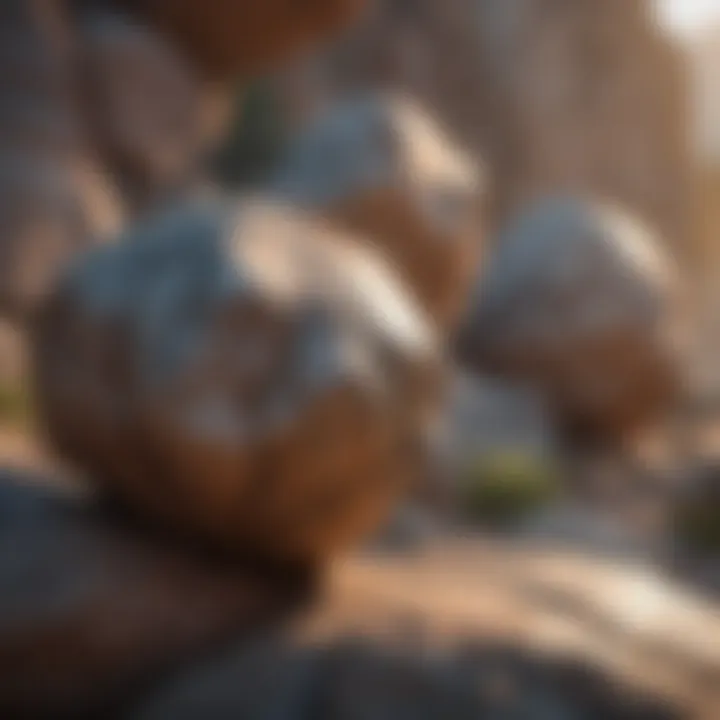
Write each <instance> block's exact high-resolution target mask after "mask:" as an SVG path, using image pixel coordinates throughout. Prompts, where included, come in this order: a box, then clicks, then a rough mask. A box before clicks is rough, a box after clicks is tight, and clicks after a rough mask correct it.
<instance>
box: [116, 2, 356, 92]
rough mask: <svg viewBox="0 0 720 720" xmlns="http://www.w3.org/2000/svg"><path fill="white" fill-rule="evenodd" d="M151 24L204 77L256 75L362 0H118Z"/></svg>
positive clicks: (349, 14)
mask: <svg viewBox="0 0 720 720" xmlns="http://www.w3.org/2000/svg"><path fill="white" fill-rule="evenodd" d="M116 4H117V5H119V6H120V7H121V8H123V9H127V10H128V11H129V12H130V13H131V14H134V15H135V16H136V17H138V18H140V19H143V20H145V21H147V22H149V23H150V25H151V26H152V27H154V28H155V29H156V30H158V31H160V32H161V33H162V34H163V35H167V37H169V38H171V39H172V41H173V42H175V43H176V44H177V46H178V47H179V48H180V49H181V50H182V51H183V52H184V53H185V54H186V55H187V56H188V58H189V59H190V60H191V61H192V62H193V63H195V64H196V65H197V66H198V68H199V69H200V70H201V71H202V72H203V74H204V75H205V76H206V77H212V78H230V77H233V76H241V77H242V78H243V79H247V78H248V77H252V76H253V75H256V74H259V73H261V72H263V71H264V70H267V69H268V68H269V67H272V66H273V65H275V66H277V65H278V64H280V63H282V62H283V61H285V60H288V59H289V58H291V57H292V56H293V55H296V54H299V53H300V52H301V51H303V50H306V49H308V48H310V47H312V45H313V44H314V43H316V42H319V41H320V40H321V39H323V38H324V37H326V36H329V35H331V34H332V33H333V32H336V31H338V30H339V29H340V28H342V27H343V26H344V25H345V24H346V23H348V22H350V21H351V20H352V19H353V18H354V17H355V16H356V15H357V13H358V12H359V11H360V10H361V9H362V7H363V6H364V5H365V3H364V1H363V0H315V1H314V2H312V3H311V4H308V3H303V4H298V3H297V2H295V0H270V1H268V0H263V2H258V1H257V0H238V1H236V2H227V1H226V0H212V1H211V2H205V3H203V4H202V5H198V3H197V2H196V1H195V0H117V3H116Z"/></svg>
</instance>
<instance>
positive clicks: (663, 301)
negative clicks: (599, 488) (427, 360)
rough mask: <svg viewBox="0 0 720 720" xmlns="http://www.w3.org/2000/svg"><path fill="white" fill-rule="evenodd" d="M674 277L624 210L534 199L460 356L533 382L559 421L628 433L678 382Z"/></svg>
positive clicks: (481, 297)
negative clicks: (674, 322) (674, 323)
mask: <svg viewBox="0 0 720 720" xmlns="http://www.w3.org/2000/svg"><path fill="white" fill-rule="evenodd" d="M675 281H676V278H675V274H674V266H673V265H672V263H671V262H670V261H669V260H668V259H667V258H666V257H665V255H664V254H663V253H662V251H661V248H660V247H659V246H658V244H657V242H656V241H655V239H654V238H653V236H652V234H651V233H650V231H649V230H647V229H645V228H644V227H643V226H642V225H641V224H640V223H639V222H636V221H635V220H634V219H632V218H631V217H630V216H628V215H627V214H625V213H624V212H622V211H621V210H619V209H617V208H614V207H610V206H605V205H602V204H600V203H598V202H594V201H590V200H584V199H581V198H572V197H557V198H549V199H545V200H543V201H539V202H538V203H536V204H534V205H532V206H531V207H530V208H528V209H527V211H526V212H524V213H522V214H521V215H520V216H519V217H518V218H517V219H516V220H515V221H514V222H512V223H510V224H509V226H508V227H507V228H506V229H505V231H504V232H503V233H502V234H501V236H500V238H499V239H498V244H497V250H496V252H495V254H494V256H493V257H492V258H491V259H490V261H489V264H488V266H487V268H486V270H485V272H484V275H483V276H482V277H481V278H480V280H479V282H478V285H477V288H476V295H475V297H474V299H473V302H472V307H471V309H470V310H469V312H468V313H467V316H466V318H465V320H464V322H463V327H462V330H461V332H460V334H459V341H458V347H459V352H460V355H461V356H462V358H463V361H464V362H465V363H467V364H468V366H469V367H472V368H473V369H475V370H476V371H478V372H488V373H490V374H496V375H499V376H504V377H506V378H514V379H516V380H518V381H521V382H523V383H526V384H528V385H529V386H530V387H534V388H535V390H537V391H538V392H540V393H541V394H542V395H543V396H544V397H545V398H546V400H547V401H548V402H549V404H550V407H551V408H552V409H553V411H554V412H555V413H556V415H557V416H558V418H559V419H560V421H561V423H562V424H563V425H565V427H566V428H567V427H574V428H576V429H578V430H582V431H583V432H585V431H586V430H587V431H588V432H591V433H600V434H606V433H609V434H611V435H613V436H616V435H617V434H624V433H626V432H633V431H634V430H636V429H638V428H639V427H641V426H642V425H643V424H644V423H646V422H648V421H650V420H655V419H658V418H659V417H660V416H661V413H662V412H664V411H665V410H667V409H668V407H669V405H670V404H671V402H672V401H673V400H674V399H675V396H676V393H677V390H678V387H679V370H678V364H677V362H676V361H677V358H676V357H675V351H676V350H677V345H676V343H675V340H676V339H677V337H676V336H674V334H673V333H674V331H675V330H676V328H675V327H674V326H673V321H674V320H675V319H676V309H677V308H676V306H675V304H674V303H675V301H676V300H677V296H676V293H675V290H676V282H675Z"/></svg>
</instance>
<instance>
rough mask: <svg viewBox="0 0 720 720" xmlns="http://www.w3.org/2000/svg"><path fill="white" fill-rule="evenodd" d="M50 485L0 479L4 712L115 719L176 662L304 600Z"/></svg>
mask: <svg viewBox="0 0 720 720" xmlns="http://www.w3.org/2000/svg"><path fill="white" fill-rule="evenodd" d="M49 477H52V475H51V476H49ZM45 483H46V479H45V478H44V477H43V478H41V479H35V478H31V477H29V476H28V475H27V474H26V473H9V472H7V471H3V472H2V474H1V477H0V714H2V716H3V717H7V718H11V717H12V718H35V719H36V720H37V719H39V718H48V719H50V718H52V719H53V720H57V719H58V718H80V717H109V716H110V713H117V712H119V711H120V709H121V708H122V707H123V703H128V702H130V701H131V700H132V698H133V697H134V694H135V693H140V694H141V693H142V691H143V690H144V689H145V687H146V685H147V684H152V682H153V681H154V680H157V679H158V678H159V677H163V673H166V672H167V671H168V670H169V669H172V668H176V667H178V666H182V663H183V662H186V661H187V660H188V659H193V660H195V659H197V657H198V656H199V655H200V656H202V654H203V653H204V652H206V651H207V650H208V649H212V648H214V647H215V646H216V645H217V644H222V643H223V642H224V641H225V640H226V638H227V637H228V636H229V635H231V634H232V633H242V632H247V630H248V629H254V628H255V626H256V625H257V624H258V623H260V622H263V621H265V620H268V619H270V618H271V617H274V618H275V619H276V620H277V619H279V618H280V617H281V614H282V612H283V611H284V610H288V611H289V610H290V609H291V607H292V606H293V604H294V603H295V602H298V601H299V600H300V594H299V591H300V587H299V586H298V588H297V591H298V595H297V597H295V596H294V595H293V592H294V591H293V588H292V582H289V583H288V584H287V585H286V584H284V583H283V584H281V583H280V582H278V581H277V579H270V578H269V577H263V576H262V575H260V574H259V573H258V572H256V571H253V570H250V571H245V570H241V569H239V568H238V566H235V567H228V566H227V565H223V564H222V563H220V562H218V561H217V560H213V559H212V558H207V557H204V556H201V555H196V554H193V553H189V552H188V553H185V552H184V551H183V550H179V549H172V548H168V547H166V546H165V545H164V544H163V539H162V537H153V536H149V535H145V534H143V533H141V532H138V531H137V529H136V528H134V527H131V526H129V525H127V524H126V523H125V522H123V521H120V519H119V518H117V517H113V516H112V515H109V514H108V513H107V512H106V510H104V509H102V508H100V507H98V506H97V505H96V504H95V503H94V502H93V501H92V500H91V499H90V498H89V497H87V496H84V495H82V494H79V493H76V492H68V491H60V490H59V489H58V488H57V487H55V488H53V487H51V486H50V485H46V484H45ZM113 716H114V715H113Z"/></svg>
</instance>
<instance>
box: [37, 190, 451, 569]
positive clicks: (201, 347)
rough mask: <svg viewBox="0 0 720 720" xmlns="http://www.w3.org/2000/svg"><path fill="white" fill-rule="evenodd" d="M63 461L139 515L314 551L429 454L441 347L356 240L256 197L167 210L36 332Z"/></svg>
mask: <svg viewBox="0 0 720 720" xmlns="http://www.w3.org/2000/svg"><path fill="white" fill-rule="evenodd" d="M34 358H35V365H36V377H37V384H38V393H37V395H38V401H39V406H40V416H41V417H42V418H44V421H45V425H46V427H47V430H48V431H49V436H50V438H51V440H52V441H53V442H54V443H55V445H56V446H57V448H58V450H59V451H60V453H61V454H62V455H63V456H65V457H66V458H68V459H70V460H71V461H73V462H74V463H75V464H76V465H77V466H79V467H80V468H82V469H83V470H85V471H86V472H87V473H88V474H89V475H90V476H91V478H92V480H93V481H94V482H95V483H97V484H99V485H101V486H103V487H105V488H107V489H108V490H110V491H111V492H112V493H113V494H115V495H116V496H118V497H119V498H122V499H123V500H124V501H125V502H126V503H127V504H128V505H130V506H132V507H133V508H135V510H136V511H138V512H139V513H140V514H141V515H145V516H146V517H148V518H152V519H153V521H154V522H164V523H166V524H168V525H169V526H173V527H174V528H176V529H178V530H180V531H182V532H184V533H187V534H188V535H193V536H195V537H196V538H197V539H199V540H202V539H205V540H207V541H208V542H210V543H214V544H217V545H218V546H223V547H226V548H229V549H235V550H237V549H247V548H252V549H254V550H256V551H258V552H261V553H266V554H268V555H272V556H280V557H283V558H294V559H302V560H307V559H317V558H319V557H322V556H324V555H326V554H327V553H329V552H332V551H334V550H336V549H338V548H339V547H342V546H343V545H345V544H346V543H348V542H351V541H353V540H355V539H357V538H358V537H359V536H361V535H362V534H364V533H365V532H366V531H368V530H370V529H372V528H373V527H374V526H375V524H376V523H377V522H379V521H380V519H381V518H382V517H383V515H384V513H385V512H386V510H387V509H388V507H389V506H390V505H391V503H392V501H393V500H394V499H395V498H396V497H397V495H398V494H399V493H400V492H401V491H402V490H403V489H404V487H405V486H406V483H407V482H408V480H409V479H411V478H412V476H413V475H414V473H415V469H416V463H418V462H420V461H421V456H422V454H423V449H424V442H423V438H424V434H425V432H426V427H427V425H428V423H429V422H430V421H431V419H432V417H433V414H434V410H433V408H434V405H435V401H436V393H437V390H438V381H439V379H440V377H439V376H440V372H439V370H440V365H439V361H440V359H441V353H440V352H439V350H438V343H437V342H436V338H435V336H434V334H433V332H432V331H431V329H430V327H429V324H428V323H427V322H426V320H425V319H424V316H423V315H422V313H420V311H419V310H417V309H416V307H415V305H414V304H413V302H412V301H411V299H410V297H409V295H407V294H406V293H405V291H404V288H403V286H402V284H401V283H400V282H399V281H397V280H396V278H395V276H394V274H393V273H392V272H391V271H390V270H389V269H388V268H387V267H386V266H385V264H384V263H383V262H382V260H381V259H380V258H379V257H377V256H375V255H374V254H373V253H372V251H370V250H369V249H367V248H366V247H364V243H362V242H360V241H357V240H355V239H353V238H351V237H349V236H345V235H342V234H340V233H337V232H336V231H334V230H332V229H330V228H329V227H328V226H326V225H324V224H323V223H322V222H319V221H314V220H311V219H309V218H308V217H306V216H304V215H303V213H301V212H299V211H296V210H293V209H292V208H290V207H289V206H284V205H283V204H281V203H277V202H275V201H269V200H263V199H260V198H254V199H246V200H245V201H244V202H241V203H240V204H239V205H238V204H237V203H227V204H226V203H224V202H222V201H221V200H219V199H218V200H217V201H213V200H207V201H206V202H198V203H196V204H193V205H190V206H188V207H187V208H186V209H184V210H171V211H168V212H164V213H159V214H158V215H157V216H155V217H153V218H151V219H149V220H148V221H147V222H146V223H144V224H143V225H141V226H139V227H137V228H136V229H135V230H134V231H132V232H130V233H128V235H127V236H126V237H124V238H122V239H121V242H120V243H118V244H117V245H114V246H112V247H106V248H103V249H100V250H98V251H96V252H94V253H92V254H90V255H89V256H88V257H87V258H85V259H83V260H81V261H80V262H79V263H77V264H76V266H75V267H74V268H73V269H72V270H71V271H70V272H68V273H67V275H66V276H65V278H64V280H63V281H62V282H61V283H60V284H59V287H58V289H57V291H56V292H55V293H54V295H53V296H52V297H51V298H50V300H49V302H48V303H47V304H46V306H45V308H44V311H43V312H42V313H41V317H40V319H39V322H38V324H37V329H36V341H35V343H34Z"/></svg>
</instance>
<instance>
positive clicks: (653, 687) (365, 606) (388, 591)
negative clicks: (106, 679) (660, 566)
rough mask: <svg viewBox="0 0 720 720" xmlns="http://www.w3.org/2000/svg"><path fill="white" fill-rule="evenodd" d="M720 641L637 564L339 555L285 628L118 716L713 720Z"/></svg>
mask: <svg viewBox="0 0 720 720" xmlns="http://www.w3.org/2000/svg"><path fill="white" fill-rule="evenodd" d="M719 640H720V618H719V617H718V612H717V608H716V607H715V608H714V607H712V606H709V605H705V604H703V602H702V601H700V600H699V599H698V598H694V597H691V596H690V595H688V594H687V593H685V592H684V591H682V590H681V589H679V588H677V587H675V586H674V585H673V584H672V583H670V582H669V581H668V580H666V579H664V578H662V577H660V576H658V575H657V574H654V573H653V572H652V571H650V570H649V569H648V568H647V567H639V566H631V565H627V566H625V565H623V564H621V563H618V562H610V561H608V560H602V559H600V558H595V559H593V558H592V557H589V556H587V555H579V554H577V555H575V554H572V553H569V552H560V551H558V550H557V549H555V550H554V549H552V548H550V547H542V546H539V545H538V544H537V543H534V544H533V546H532V547H530V546H529V545H525V546H523V545H520V544H518V545H516V546H512V545H509V544H507V543H498V544H491V543H489V542H487V541H476V540H472V541H457V542H452V543H444V544H437V545H436V546H434V547H429V548H426V549H425V550H424V551H423V552H422V553H418V554H417V555H416V556H414V557H412V556H408V555H407V554H405V555H403V556H402V557H400V556H389V555H386V556H377V555H376V556H370V555H365V556H357V557H354V558H347V559H344V560H342V561H341V562H339V563H338V564H337V566H336V567H335V568H334V572H333V574H332V579H331V585H330V588H329V591H328V593H327V594H326V595H325V596H324V600H323V602H322V603H320V604H319V605H317V606H316V607H315V608H314V610H313V611H312V612H311V613H309V614H308V615H305V616H304V617H303V618H302V621H301V622H299V623H298V625H297V626H295V627H294V629H293V631H286V632H284V633H282V634H275V635H273V636H271V637H268V638H265V639H263V640H259V641H258V642H257V644H252V645H251V646H248V645H244V646H243V647H242V648H240V649H236V650H235V651H230V652H228V653H226V654H225V655H223V656H219V657H216V658H215V659H214V660H213V661H212V662H210V663H205V664H202V665H199V666H198V667H196V668H195V669H192V670H190V671H189V672H187V673H183V674H181V675H179V676H177V677H176V678H174V679H173V681H172V682H171V683H170V684H169V685H167V686H165V687H164V688H163V689H162V690H161V691H160V692H158V693H157V694H155V695H154V696H153V697H152V698H151V699H150V700H149V701H147V702H146V703H145V704H144V705H143V707H142V708H141V709H139V710H138V711H137V712H136V713H131V714H130V715H129V716H128V717H131V718H133V720H166V719H172V720H184V719H185V718H205V717H212V718H219V719H224V718H228V719H229V718H239V717H242V718H251V719H254V718H258V719H260V718H263V719H264V718H278V719H279V718H282V719H283V720H285V719H288V720H289V719H290V718H292V719H295V718H317V717H324V718H325V717H326V718H343V719H344V718H353V720H357V719H362V720H365V719H366V718H367V719H368V720H375V719H376V718H393V720H395V719H397V718H412V719H413V720H417V719H425V718H427V719H428V720H430V719H433V720H434V719H436V718H437V719H439V718H443V719H447V718H453V719H454V718H474V719H477V718H527V719H528V720H544V719H545V718H548V719H550V718H552V719H553V720H557V719H559V718H570V719H574V718H577V720H588V719H595V718H598V719H600V718H602V720H608V719H609V718H616V719H618V720H635V719H637V720H640V719H641V718H642V719H643V720H665V719H670V718H677V719H678V720H679V719H683V720H684V719H685V718H688V719H690V718H708V719H709V718H713V717H717V711H718V708H720V695H718V674H719V673H720V653H719V651H718V648H720V642H719Z"/></svg>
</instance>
